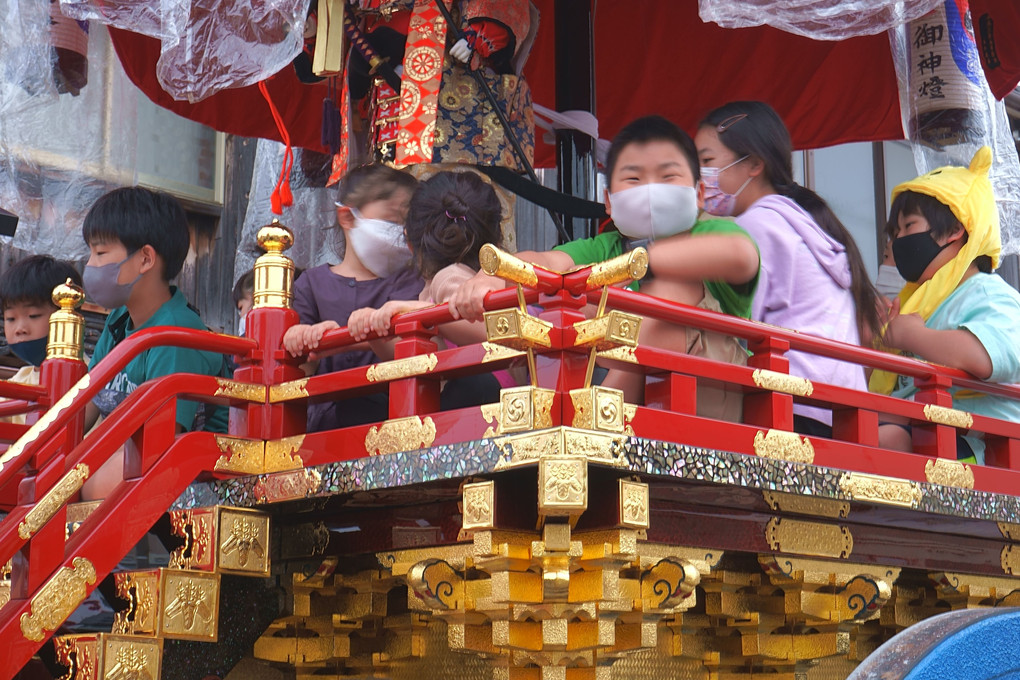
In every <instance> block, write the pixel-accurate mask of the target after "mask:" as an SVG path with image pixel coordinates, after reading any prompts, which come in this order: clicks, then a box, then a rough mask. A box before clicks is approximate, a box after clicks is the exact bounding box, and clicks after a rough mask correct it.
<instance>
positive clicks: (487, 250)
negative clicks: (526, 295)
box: [478, 243, 538, 288]
mask: <svg viewBox="0 0 1020 680" xmlns="http://www.w3.org/2000/svg"><path fill="white" fill-rule="evenodd" d="M478 264H479V266H481V268H482V271H483V272H485V273H486V274H488V275H489V276H498V277H499V278H501V279H506V280H507V281H513V282H514V283H518V284H520V285H522V286H531V287H532V288H534V287H535V286H536V285H538V275H537V274H536V273H535V266H534V265H533V264H531V263H530V262H525V261H524V260H522V259H520V258H518V257H514V256H513V255H511V254H510V253H507V252H505V251H502V250H500V249H499V248H497V247H496V246H494V245H492V244H491V243H486V244H485V245H484V246H482V249H481V250H480V251H479V252H478Z"/></svg>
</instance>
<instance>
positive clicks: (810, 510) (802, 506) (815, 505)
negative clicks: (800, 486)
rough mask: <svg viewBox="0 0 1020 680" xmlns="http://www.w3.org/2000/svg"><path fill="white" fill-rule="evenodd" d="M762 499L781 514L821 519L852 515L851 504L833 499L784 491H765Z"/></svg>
mask: <svg viewBox="0 0 1020 680" xmlns="http://www.w3.org/2000/svg"><path fill="white" fill-rule="evenodd" d="M762 497H763V498H764V499H765V502H766V503H768V505H769V507H770V508H772V509H773V510H777V511H779V512H794V513H797V514H799V515H817V516H819V517H831V518H836V517H846V516H847V515H849V514H850V504H849V503H847V502H846V501H837V500H834V499H831V498H818V497H816V496H801V495H799V494H793V493H783V492H782V491H763V492H762Z"/></svg>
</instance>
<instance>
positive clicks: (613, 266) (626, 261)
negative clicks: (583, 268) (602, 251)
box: [587, 248, 648, 288]
mask: <svg viewBox="0 0 1020 680" xmlns="http://www.w3.org/2000/svg"><path fill="white" fill-rule="evenodd" d="M647 273H648V251H647V250H645V249H644V248H635V249H634V250H632V251H630V252H629V253H624V254H623V255H617V256H616V257H614V258H612V259H610V260H606V261H605V262H598V263H596V264H593V265H592V267H591V272H590V273H589V274H588V281H587V284H588V288H600V287H602V286H612V285H613V284H616V283H623V282H624V281H631V280H637V279H642V278H644V276H645V274H647Z"/></svg>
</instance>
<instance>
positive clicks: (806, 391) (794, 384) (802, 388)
mask: <svg viewBox="0 0 1020 680" xmlns="http://www.w3.org/2000/svg"><path fill="white" fill-rule="evenodd" d="M751 380H753V381H754V384H755V385H757V386H758V387H761V388H763V389H766V390H771V391H773V392H782V393H783V394H792V395H794V396H797V397H807V396H810V395H811V393H812V392H814V391H815V388H814V385H812V384H811V381H810V380H808V379H807V378H799V377H797V376H795V375H790V374H789V373H779V372H777V371H770V370H768V369H767V368H756V369H755V370H754V372H753V373H752V374H751Z"/></svg>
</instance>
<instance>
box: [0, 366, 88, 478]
mask: <svg viewBox="0 0 1020 680" xmlns="http://www.w3.org/2000/svg"><path fill="white" fill-rule="evenodd" d="M91 380H92V379H91V377H90V376H89V374H88V373H86V374H85V375H83V376H82V377H81V379H79V380H78V382H76V383H75V384H74V385H73V386H72V387H71V389H69V390H68V391H67V392H66V393H65V394H64V396H62V397H61V398H60V399H57V402H56V403H55V404H53V406H51V407H50V408H49V410H48V411H46V413H44V414H43V415H42V417H41V418H39V420H37V421H35V423H34V424H33V425H32V426H31V427H30V428H28V431H27V432H25V434H23V435H21V437H20V438H19V439H18V441H16V442H14V443H13V444H11V446H10V448H8V449H7V450H6V451H4V453H3V455H0V470H3V469H4V466H5V465H7V463H9V462H10V461H12V460H14V459H15V458H17V457H18V456H20V455H21V452H22V451H24V450H25V447H26V446H28V445H29V444H31V443H32V442H34V441H35V440H36V439H38V438H39V435H40V434H42V433H43V431H44V430H46V428H48V427H49V426H50V425H52V424H53V421H55V420H56V419H57V416H59V415H60V414H61V413H62V412H63V411H64V410H65V409H66V408H67V407H69V406H70V405H71V402H72V401H73V400H74V398H75V397H76V396H78V393H79V392H81V391H83V390H85V389H87V388H88V386H89V383H90V382H91Z"/></svg>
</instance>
